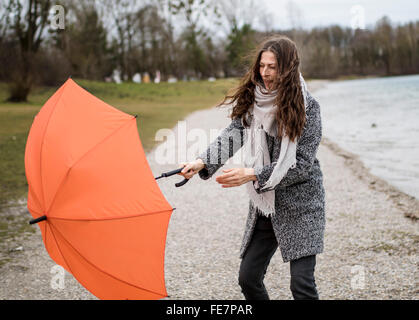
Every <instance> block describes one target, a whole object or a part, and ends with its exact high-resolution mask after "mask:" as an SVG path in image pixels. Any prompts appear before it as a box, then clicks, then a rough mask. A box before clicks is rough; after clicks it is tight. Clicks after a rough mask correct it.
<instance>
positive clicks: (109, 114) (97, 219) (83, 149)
mask: <svg viewBox="0 0 419 320" xmlns="http://www.w3.org/2000/svg"><path fill="white" fill-rule="evenodd" d="M25 170H26V177H27V181H28V185H29V189H28V210H29V212H30V213H31V215H32V217H33V218H39V217H41V216H46V220H44V221H42V222H40V223H39V224H38V225H39V227H40V229H41V232H42V237H43V241H44V244H45V247H46V250H47V251H48V253H49V255H50V257H51V258H52V259H53V260H54V261H55V262H56V263H57V264H59V265H61V266H63V267H64V268H65V269H66V270H67V271H68V272H70V273H71V274H73V276H74V277H75V278H76V279H77V280H78V281H79V282H80V283H81V284H82V285H83V286H84V287H85V288H86V289H88V290H89V291H90V292H91V293H93V294H94V295H95V296H96V297H98V298H100V299H160V298H163V297H166V296H167V291H166V287H165V281H164V253H165V252H164V250H165V242H166V233H167V228H168V224H169V220H170V216H171V214H172V211H173V208H172V207H171V206H170V204H169V203H168V202H167V200H166V199H165V198H164V196H163V194H162V192H161V191H160V188H159V186H158V185H157V182H156V180H155V178H154V176H153V174H152V172H151V169H150V167H149V165H148V162H147V159H146V156H145V153H144V150H143V147H142V144H141V141H140V138H139V135H138V131H137V123H136V117H134V116H132V115H128V114H126V113H124V112H121V111H120V110H118V109H115V108H114V107H112V106H110V105H108V104H106V103H105V102H103V101H101V100H99V99H98V98H96V97H95V96H93V95H92V94H90V93H88V92H87V91H86V90H84V89H83V88H81V87H80V86H78V85H77V84H76V83H75V82H74V81H73V80H71V79H68V80H67V81H66V82H65V83H64V85H62V86H61V87H60V88H59V89H58V91H57V92H56V93H55V94H54V95H53V96H52V97H51V98H50V99H49V100H48V101H47V102H46V103H45V105H44V106H43V107H42V108H41V110H40V111H39V113H38V114H37V116H36V117H35V119H34V121H33V124H32V127H31V129H30V132H29V136H28V140H27V144H26V151H25Z"/></svg>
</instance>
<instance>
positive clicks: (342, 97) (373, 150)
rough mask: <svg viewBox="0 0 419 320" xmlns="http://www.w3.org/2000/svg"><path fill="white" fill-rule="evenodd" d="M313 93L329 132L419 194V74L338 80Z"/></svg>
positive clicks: (372, 165)
mask: <svg viewBox="0 0 419 320" xmlns="http://www.w3.org/2000/svg"><path fill="white" fill-rule="evenodd" d="M313 96H314V97H315V98H316V99H317V101H318V102H319V103H320V107H321V113H322V125H323V135H324V136H325V137H327V138H328V139H329V140H331V141H333V142H335V143H337V144H338V145H339V146H340V147H342V148H343V149H345V150H347V151H350V152H352V153H355V154H357V155H359V156H360V159H361V160H362V161H363V163H364V165H365V166H366V167H367V168H369V169H370V171H371V173H372V174H374V175H376V176H378V177H380V178H383V179H384V180H386V181H388V182H389V183H390V184H392V185H394V186H395V187H397V188H398V189H400V190H401V191H403V192H405V193H407V194H409V195H412V196H414V197H416V198H417V199H419V75H413V76H400V77H388V78H373V79H362V80H345V81H336V82H331V83H330V84H328V85H327V86H326V87H324V88H322V89H320V90H318V91H316V92H315V93H313Z"/></svg>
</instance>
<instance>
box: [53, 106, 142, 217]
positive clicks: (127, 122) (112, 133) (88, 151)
mask: <svg viewBox="0 0 419 320" xmlns="http://www.w3.org/2000/svg"><path fill="white" fill-rule="evenodd" d="M63 103H64V101H63ZM133 119H135V117H133V118H132V119H129V120H127V121H126V122H124V123H123V124H122V125H121V126H120V127H118V128H117V129H115V130H114V131H112V132H111V133H110V134H109V135H107V136H106V137H105V138H103V139H102V140H101V141H100V142H98V143H97V144H96V145H94V146H93V147H92V148H90V149H89V150H87V151H86V152H85V153H84V154H83V155H82V156H81V157H80V158H79V159H78V160H77V161H76V162H74V163H73V164H72V165H71V167H70V168H69V169H68V170H67V172H66V174H65V176H64V178H63V179H62V180H61V182H60V185H59V186H58V188H57V191H56V192H55V194H54V198H53V199H52V201H51V204H50V205H49V208H48V210H47V212H49V210H50V209H51V208H52V205H53V204H54V201H55V198H56V196H57V194H58V192H59V191H60V188H61V186H62V185H63V184H64V182H65V180H66V179H67V177H68V175H69V173H70V171H71V169H72V168H73V167H74V166H75V165H76V164H77V163H78V162H80V160H81V159H83V158H84V157H85V156H86V155H87V154H88V153H90V152H91V151H92V150H94V149H95V148H96V147H98V146H99V145H101V144H102V143H104V142H105V141H106V140H107V139H109V138H110V137H111V136H113V135H114V134H115V133H116V132H118V131H119V130H121V129H122V128H123V127H125V126H126V125H128V124H130V121H131V120H133Z"/></svg>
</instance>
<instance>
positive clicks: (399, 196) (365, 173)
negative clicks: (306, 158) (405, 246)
mask: <svg viewBox="0 0 419 320" xmlns="http://www.w3.org/2000/svg"><path fill="white" fill-rule="evenodd" d="M321 143H322V144H324V145H325V146H326V147H328V148H329V149H330V150H331V151H332V152H333V153H334V154H335V155H336V156H339V157H342V158H344V159H345V160H344V161H345V165H346V166H347V167H349V168H350V169H351V170H352V171H353V173H354V174H355V175H356V176H357V177H358V179H360V180H362V181H364V182H365V183H366V184H368V186H369V188H370V189H372V190H375V191H379V192H382V193H384V194H386V195H387V198H388V199H391V200H392V201H393V203H394V205H395V206H396V207H398V208H399V209H400V210H402V211H403V214H404V216H405V217H406V218H410V219H412V220H413V221H417V220H418V219H419V200H418V199H416V198H415V197H413V196H411V195H409V194H407V193H405V192H403V191H401V190H400V189H398V188H396V187H395V186H393V185H392V184H390V183H389V182H387V181H386V180H384V179H382V178H380V177H377V176H376V175H373V174H372V173H371V171H370V169H368V168H367V167H365V165H364V163H363V162H362V160H360V157H359V156H358V155H357V154H354V153H351V152H349V151H346V150H344V149H342V148H341V147H340V146H339V145H338V144H337V143H335V142H333V141H331V140H330V139H328V138H327V137H324V136H323V137H322V140H321Z"/></svg>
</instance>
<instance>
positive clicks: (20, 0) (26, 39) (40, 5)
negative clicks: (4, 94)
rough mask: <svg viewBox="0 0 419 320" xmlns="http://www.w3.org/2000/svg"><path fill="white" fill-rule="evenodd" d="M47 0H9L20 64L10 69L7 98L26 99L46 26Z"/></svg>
mask: <svg viewBox="0 0 419 320" xmlns="http://www.w3.org/2000/svg"><path fill="white" fill-rule="evenodd" d="M50 7H51V1H50V0H9V1H8V3H7V12H8V14H9V15H10V17H11V26H10V27H11V29H12V31H13V36H14V37H15V38H16V39H17V40H18V44H19V45H18V48H19V49H18V53H17V54H18V57H19V63H18V64H17V65H16V66H15V70H13V71H14V72H13V74H12V75H11V76H12V83H11V86H10V97H9V100H10V101H26V100H27V97H28V94H29V91H30V89H31V87H32V84H33V82H34V73H33V64H34V62H35V58H36V54H37V53H38V51H39V48H40V46H41V43H42V40H43V38H44V36H45V34H44V31H45V29H46V28H47V22H48V15H49V10H50Z"/></svg>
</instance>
